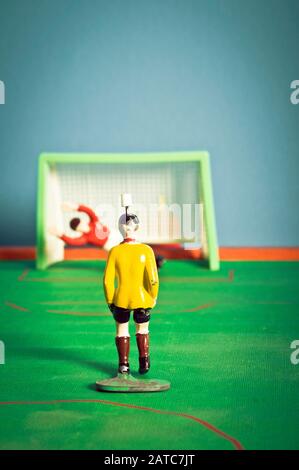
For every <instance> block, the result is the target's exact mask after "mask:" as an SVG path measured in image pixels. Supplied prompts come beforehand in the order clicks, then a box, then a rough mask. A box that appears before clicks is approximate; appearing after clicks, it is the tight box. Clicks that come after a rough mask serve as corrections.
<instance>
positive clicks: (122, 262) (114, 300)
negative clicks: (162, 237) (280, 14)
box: [104, 208, 159, 374]
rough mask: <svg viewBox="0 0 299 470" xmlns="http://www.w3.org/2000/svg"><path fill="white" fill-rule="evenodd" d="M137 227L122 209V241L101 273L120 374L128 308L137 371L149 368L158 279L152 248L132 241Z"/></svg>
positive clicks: (125, 367) (124, 366)
mask: <svg viewBox="0 0 299 470" xmlns="http://www.w3.org/2000/svg"><path fill="white" fill-rule="evenodd" d="M126 209H127V208H126ZM138 228H139V220H138V218H137V216H136V215H133V214H128V213H127V210H126V214H123V215H122V216H121V217H120V219H119V230H120V232H121V234H122V236H123V238H124V240H123V242H122V243H120V244H119V245H117V246H115V247H114V248H112V249H111V251H110V253H109V256H108V260H107V264H106V269H105V274H104V291H105V297H106V301H107V304H108V306H109V308H110V310H111V312H112V314H113V317H114V320H115V322H116V338H115V342H116V347H117V351H118V357H119V368H118V372H119V373H120V374H129V373H130V366H129V351H130V334H129V319H130V313H131V311H133V317H134V321H135V325H136V340H137V346H138V351H139V373H140V374H145V373H146V372H148V370H149V368H150V356H149V321H150V311H151V309H152V308H153V307H154V306H155V304H156V300H157V295H158V288H159V279H158V271H157V266H156V261H155V255H154V252H153V250H152V248H151V247H150V246H148V245H145V244H142V243H138V242H137V241H136V240H135V235H136V231H137V230H138ZM115 280H117V287H115Z"/></svg>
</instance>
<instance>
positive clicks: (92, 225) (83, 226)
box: [50, 202, 120, 251]
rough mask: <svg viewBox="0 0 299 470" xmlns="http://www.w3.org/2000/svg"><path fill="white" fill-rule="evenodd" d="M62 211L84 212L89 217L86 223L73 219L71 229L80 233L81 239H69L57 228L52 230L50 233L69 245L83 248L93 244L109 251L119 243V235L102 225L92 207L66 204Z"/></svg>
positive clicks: (76, 218)
mask: <svg viewBox="0 0 299 470" xmlns="http://www.w3.org/2000/svg"><path fill="white" fill-rule="evenodd" d="M62 209H63V210H65V211H78V212H84V213H85V214H87V215H88V217H89V221H88V222H85V221H84V220H82V219H81V218H79V217H74V218H73V219H71V221H70V227H71V228H72V229H73V230H74V231H76V232H78V233H80V236H79V237H68V236H67V235H65V234H64V233H62V232H60V231H58V230H56V229H55V228H51V229H50V232H51V233H52V234H53V235H56V236H57V237H59V238H60V239H61V240H62V241H64V242H65V243H67V244H68V245H72V246H82V245H87V244H91V245H95V246H98V247H101V248H104V250H106V251H109V250H110V248H111V247H112V246H115V244H116V243H119V240H120V238H119V235H117V236H116V233H115V232H114V231H110V230H109V228H108V227H107V226H105V225H104V224H102V223H101V222H100V220H99V218H98V216H97V215H96V214H95V212H94V211H93V210H92V209H91V208H90V207H87V206H84V205H83V204H80V205H78V204H70V203H66V202H65V203H63V204H62Z"/></svg>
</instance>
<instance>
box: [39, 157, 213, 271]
mask: <svg viewBox="0 0 299 470" xmlns="http://www.w3.org/2000/svg"><path fill="white" fill-rule="evenodd" d="M121 193H131V194H132V196H133V204H134V205H133V207H132V210H133V211H134V212H136V214H137V215H138V217H139V218H140V220H141V227H142V229H141V231H140V239H141V240H142V241H144V242H145V243H149V244H172V243H173V244H174V243H176V244H177V243H180V244H182V245H183V246H185V247H187V248H188V247H194V246H196V247H200V252H201V256H202V257H203V258H205V259H207V261H208V266H209V268H210V269H211V270H218V269H219V254H218V243H217V233H216V222H215V211H214V202H213V189H212V177H211V169H210V157H209V154H208V152H205V151H193V152H167V153H86V154H84V153H42V154H41V155H40V157H39V168H38V191H37V268H38V269H46V268H47V267H48V266H50V265H51V264H53V263H56V262H58V261H62V260H63V259H64V242H62V241H61V240H60V239H59V238H57V237H56V236H54V235H53V234H52V232H51V227H56V229H59V230H60V231H62V232H64V233H66V234H67V235H69V236H73V237H75V236H77V233H76V232H74V231H72V230H71V229H70V227H69V220H70V218H71V217H75V216H76V215H77V216H78V213H63V211H62V209H61V205H62V202H65V201H67V202H71V203H78V204H84V205H87V206H89V207H91V208H92V209H93V210H94V211H95V212H96V213H97V215H98V216H99V218H100V220H101V219H102V220H103V222H105V223H106V224H107V225H108V227H109V229H111V228H112V229H113V228H114V229H116V227H117V217H118V215H119V212H120V211H121V207H120V203H119V197H120V194H121ZM80 217H83V218H84V217H86V216H85V214H82V213H81V212H80ZM186 221H187V222H188V224H187V222H186ZM187 225H188V226H187ZM191 226H192V227H191Z"/></svg>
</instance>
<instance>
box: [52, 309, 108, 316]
mask: <svg viewBox="0 0 299 470" xmlns="http://www.w3.org/2000/svg"><path fill="white" fill-rule="evenodd" d="M47 313H55V314H57V315H73V316H74V317H109V316H111V313H109V312H72V311H71V310H47Z"/></svg>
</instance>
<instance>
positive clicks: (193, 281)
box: [18, 269, 234, 284]
mask: <svg viewBox="0 0 299 470" xmlns="http://www.w3.org/2000/svg"><path fill="white" fill-rule="evenodd" d="M29 271H30V270H29V269H27V270H26V271H24V272H23V273H22V274H21V275H20V276H19V277H18V280H19V281H22V282H58V283H68V282H70V283H78V282H80V283H82V282H99V280H100V278H101V276H100V275H98V276H86V277H70V276H69V277H52V278H51V277H32V278H30V277H28V276H27V275H28V273H29ZM161 280H162V281H164V282H172V283H175V284H177V283H182V282H186V283H190V284H198V283H199V284H201V283H203V284H205V283H217V282H233V281H234V270H233V269H230V270H229V272H228V276H227V277H214V278H213V277H211V278H209V277H191V276H185V277H180V276H168V277H161Z"/></svg>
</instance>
